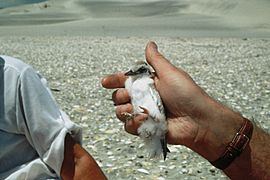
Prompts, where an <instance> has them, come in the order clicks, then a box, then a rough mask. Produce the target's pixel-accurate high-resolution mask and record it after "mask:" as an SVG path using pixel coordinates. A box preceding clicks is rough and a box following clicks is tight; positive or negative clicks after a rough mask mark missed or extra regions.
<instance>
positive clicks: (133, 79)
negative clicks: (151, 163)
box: [125, 61, 170, 160]
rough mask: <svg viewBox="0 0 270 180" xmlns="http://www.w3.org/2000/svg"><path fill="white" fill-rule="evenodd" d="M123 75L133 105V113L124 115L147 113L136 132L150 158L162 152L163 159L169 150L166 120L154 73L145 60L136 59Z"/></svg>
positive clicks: (131, 115)
mask: <svg viewBox="0 0 270 180" xmlns="http://www.w3.org/2000/svg"><path fill="white" fill-rule="evenodd" d="M125 75H126V76H128V79H127V80H126V82H125V88H126V89H127V91H128V93H129V95H130V97H131V103H132V105H133V113H132V114H128V113H125V115H126V116H128V115H130V117H134V116H136V115H138V114H140V113H145V114H147V115H148V118H147V119H146V120H145V121H144V122H143V123H142V124H141V126H140V127H139V128H138V134H139V136H140V137H141V138H142V139H143V140H144V144H145V146H146V149H147V150H148V151H149V156H150V158H155V157H160V156H161V154H162V153H163V157H164V160H165V159H166V156H167V152H170V151H169V149H168V148H167V142H166V133H167V120H166V116H165V112H164V107H163V104H162V100H161V98H160V96H159V93H158V91H157V90H156V88H155V85H154V80H153V77H154V74H153V73H152V72H151V68H150V66H149V65H148V64H147V63H146V62H144V61H138V62H136V63H135V65H134V66H132V68H131V69H130V70H129V71H128V72H126V73H125Z"/></svg>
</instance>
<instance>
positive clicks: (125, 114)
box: [121, 112, 134, 121]
mask: <svg viewBox="0 0 270 180" xmlns="http://www.w3.org/2000/svg"><path fill="white" fill-rule="evenodd" d="M121 116H123V118H124V119H125V121H129V120H131V119H133V118H134V114H131V113H128V112H123V113H121Z"/></svg>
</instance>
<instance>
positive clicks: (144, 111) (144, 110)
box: [139, 106, 149, 115]
mask: <svg viewBox="0 0 270 180" xmlns="http://www.w3.org/2000/svg"><path fill="white" fill-rule="evenodd" d="M139 107H140V108H141V109H142V110H143V112H142V113H144V114H147V115H149V111H148V109H146V108H144V107H142V106H139Z"/></svg>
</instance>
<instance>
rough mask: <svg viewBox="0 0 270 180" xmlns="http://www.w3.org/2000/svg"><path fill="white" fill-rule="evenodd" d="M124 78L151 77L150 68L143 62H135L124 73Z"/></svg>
mask: <svg viewBox="0 0 270 180" xmlns="http://www.w3.org/2000/svg"><path fill="white" fill-rule="evenodd" d="M125 75H126V76H134V77H136V76H137V77H139V76H143V75H146V76H151V75H152V72H151V67H150V66H149V65H148V64H147V63H146V62H144V61H138V62H136V63H135V64H134V65H133V66H132V67H131V69H130V70H129V71H128V72H126V73H125Z"/></svg>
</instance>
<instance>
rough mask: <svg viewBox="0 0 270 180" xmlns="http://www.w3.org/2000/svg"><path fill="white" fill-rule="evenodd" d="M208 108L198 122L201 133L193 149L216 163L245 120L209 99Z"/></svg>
mask: <svg viewBox="0 0 270 180" xmlns="http://www.w3.org/2000/svg"><path fill="white" fill-rule="evenodd" d="M207 108H208V109H205V110H204V112H206V114H205V115H204V118H203V119H200V120H198V122H199V131H198V135H197V137H196V138H195V142H194V148H193V149H195V151H196V152H197V153H199V154H200V155H202V156H203V157H204V158H206V159H207V160H208V161H215V160H216V159H218V158H219V157H220V156H222V154H223V153H224V152H225V150H226V147H227V146H228V144H229V143H230V142H231V141H232V139H233V138H234V136H235V134H236V133H237V132H238V131H239V129H240V128H241V126H242V124H243V122H244V119H243V117H242V116H241V115H240V114H239V113H236V112H234V111H232V110H231V109H229V108H227V107H225V106H223V105H222V104H220V103H218V102H216V101H214V100H213V99H209V102H208V106H207Z"/></svg>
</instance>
